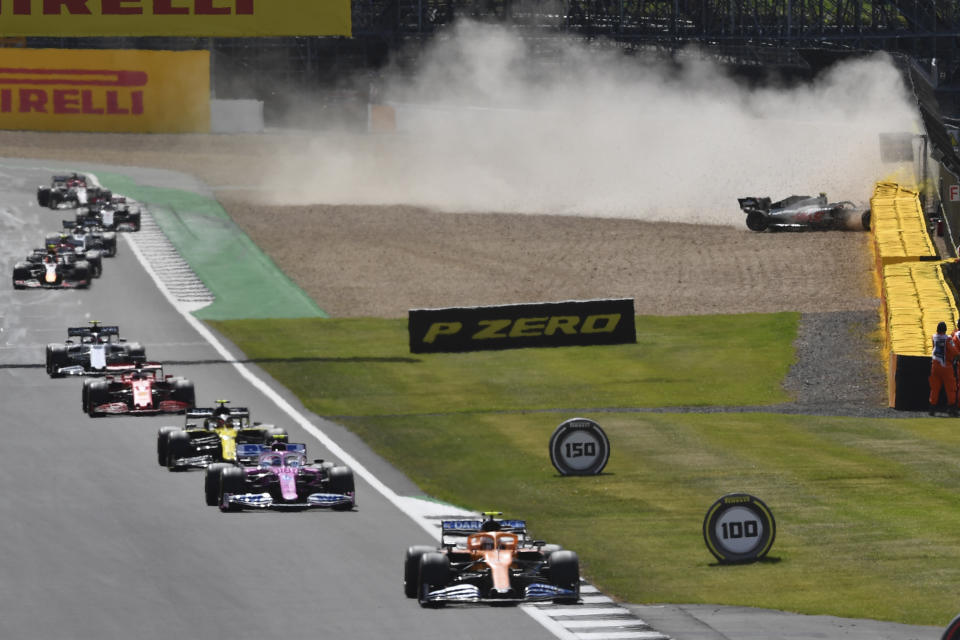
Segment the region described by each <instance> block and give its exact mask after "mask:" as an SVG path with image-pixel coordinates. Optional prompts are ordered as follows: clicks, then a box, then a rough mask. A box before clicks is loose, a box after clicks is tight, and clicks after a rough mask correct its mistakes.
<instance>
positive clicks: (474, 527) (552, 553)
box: [403, 512, 580, 607]
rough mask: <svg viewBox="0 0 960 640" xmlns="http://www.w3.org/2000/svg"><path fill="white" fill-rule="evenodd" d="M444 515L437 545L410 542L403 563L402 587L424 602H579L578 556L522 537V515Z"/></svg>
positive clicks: (524, 531) (431, 604) (436, 604)
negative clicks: (480, 517)
mask: <svg viewBox="0 0 960 640" xmlns="http://www.w3.org/2000/svg"><path fill="white" fill-rule="evenodd" d="M484 515H485V516H486V517H485V518H484V519H483V520H444V521H443V522H442V523H441V537H440V548H439V549H434V548H433V547H428V546H413V547H410V548H409V549H407V553H406V556H405V558H404V563H403V591H404V594H405V595H406V596H407V597H408V598H417V600H418V601H419V602H420V605H421V606H423V607H440V606H443V605H445V604H450V603H488V604H516V603H520V602H543V601H552V602H557V603H567V604H574V603H577V602H579V601H580V560H579V558H578V557H577V554H576V553H574V552H573V551H568V550H564V549H561V548H560V547H559V546H558V545H550V544H546V543H545V542H543V541H541V540H531V539H530V538H528V537H527V524H526V522H525V521H523V520H497V519H496V518H495V516H498V515H500V513H499V512H487V513H485V514H484Z"/></svg>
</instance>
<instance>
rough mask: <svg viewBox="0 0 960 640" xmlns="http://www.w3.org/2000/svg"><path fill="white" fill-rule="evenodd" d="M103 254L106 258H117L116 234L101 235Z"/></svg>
mask: <svg viewBox="0 0 960 640" xmlns="http://www.w3.org/2000/svg"><path fill="white" fill-rule="evenodd" d="M103 254H104V255H105V256H107V257H108V258H115V257H116V256H117V234H115V233H112V232H111V233H105V234H103Z"/></svg>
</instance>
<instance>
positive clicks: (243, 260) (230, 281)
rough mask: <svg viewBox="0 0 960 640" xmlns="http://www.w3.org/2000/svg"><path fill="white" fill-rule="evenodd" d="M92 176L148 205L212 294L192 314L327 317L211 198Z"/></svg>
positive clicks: (222, 317)
mask: <svg viewBox="0 0 960 640" xmlns="http://www.w3.org/2000/svg"><path fill="white" fill-rule="evenodd" d="M97 176H98V178H99V179H100V182H101V183H102V184H103V185H104V186H105V187H108V188H110V189H111V190H113V192H114V193H120V194H123V195H126V196H129V197H130V198H133V199H134V200H138V201H140V202H142V203H144V204H146V205H147V206H148V207H149V209H150V213H151V214H152V215H153V218H154V220H156V222H157V224H158V225H159V226H160V229H161V230H163V232H164V234H166V236H167V238H169V239H170V242H172V243H173V245H174V247H176V248H177V250H178V251H179V252H180V255H181V256H183V259H184V260H186V261H187V263H188V264H189V265H190V267H191V268H192V269H193V271H194V272H195V273H196V274H197V277H199V278H200V280H201V281H202V282H203V284H204V285H206V287H207V288H208V289H209V290H210V291H211V292H212V293H213V294H214V296H216V299H215V301H214V302H213V303H212V304H210V305H208V306H206V307H204V308H202V309H199V310H198V311H196V312H195V313H194V315H196V316H197V317H198V318H202V319H204V320H231V319H239V318H317V317H320V318H326V317H327V314H326V313H324V311H323V310H322V309H320V307H318V306H317V304H316V303H315V302H314V301H313V300H312V299H311V298H310V297H309V296H308V295H307V294H306V293H304V291H303V290H302V289H301V288H300V287H298V286H297V285H296V284H295V283H294V282H293V281H292V280H290V278H288V277H287V276H286V275H285V274H284V273H283V272H282V271H281V270H280V269H279V268H278V267H277V265H276V264H275V263H274V262H273V260H271V259H270V258H269V257H268V256H267V255H266V254H264V253H263V251H261V250H260V248H259V247H257V245H255V244H254V243H253V241H252V240H250V238H249V237H248V236H247V234H245V233H244V232H243V231H242V230H241V229H240V228H239V227H238V226H237V225H236V223H234V221H233V220H232V219H231V218H230V216H229V215H227V213H226V211H224V209H223V207H221V206H220V204H219V203H218V202H217V201H216V200H214V199H212V198H209V197H206V196H203V195H200V194H197V193H192V192H189V191H182V190H179V189H169V188H159V187H152V186H148V185H143V184H140V183H138V182H136V181H135V180H133V179H132V178H130V177H127V176H123V175H120V174H113V173H98V174H97Z"/></svg>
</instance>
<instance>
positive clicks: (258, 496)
mask: <svg viewBox="0 0 960 640" xmlns="http://www.w3.org/2000/svg"><path fill="white" fill-rule="evenodd" d="M347 505H353V497H352V496H349V495H345V494H342V493H311V494H310V495H308V496H307V497H306V499H305V501H303V502H279V501H277V500H275V499H274V498H273V496H271V495H270V494H269V493H266V492H264V493H225V494H223V502H221V503H220V509H221V510H222V511H230V510H232V509H274V510H278V511H302V510H304V509H330V508H332V507H345V506H347Z"/></svg>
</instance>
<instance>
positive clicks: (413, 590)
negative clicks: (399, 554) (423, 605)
mask: <svg viewBox="0 0 960 640" xmlns="http://www.w3.org/2000/svg"><path fill="white" fill-rule="evenodd" d="M432 551H436V549H434V548H433V547H429V546H427V545H422V544H421V545H414V546H412V547H410V548H408V549H407V554H406V555H405V556H404V558H403V595H405V596H407V597H408V598H416V597H417V578H418V577H419V575H420V558H421V557H422V556H423V554H425V553H430V552H432Z"/></svg>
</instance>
